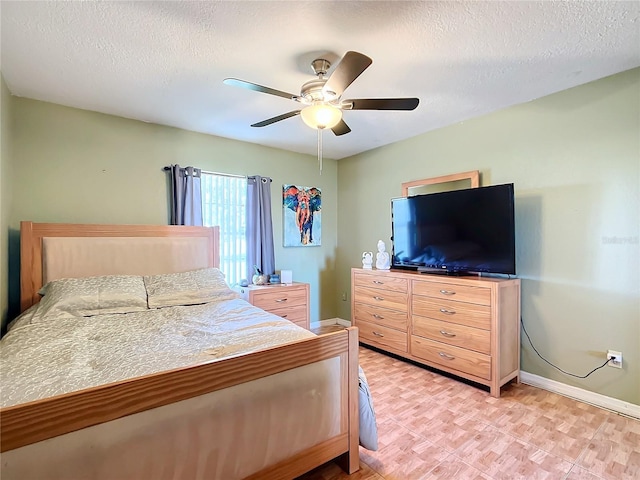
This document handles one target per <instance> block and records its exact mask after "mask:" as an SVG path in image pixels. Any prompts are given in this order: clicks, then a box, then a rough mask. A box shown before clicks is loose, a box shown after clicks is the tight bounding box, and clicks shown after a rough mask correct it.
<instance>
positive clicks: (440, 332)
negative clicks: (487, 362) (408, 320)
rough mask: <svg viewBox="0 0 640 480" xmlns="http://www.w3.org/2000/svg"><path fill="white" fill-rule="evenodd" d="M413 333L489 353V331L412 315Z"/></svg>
mask: <svg viewBox="0 0 640 480" xmlns="http://www.w3.org/2000/svg"><path fill="white" fill-rule="evenodd" d="M412 323H413V334H414V335H418V336H420V337H424V338H428V339H430V340H435V341H437V342H442V343H447V344H449V345H454V346H456V347H461V348H466V349H467V350H474V351H476V352H480V353H484V354H486V355H490V354H491V332H489V330H483V329H481V328H473V327H467V326H466V325H458V324H456V323H451V322H443V321H442V320H434V319H432V318H425V317H418V316H415V315H414V316H413V322H412Z"/></svg>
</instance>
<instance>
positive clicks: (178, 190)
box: [165, 165, 202, 226]
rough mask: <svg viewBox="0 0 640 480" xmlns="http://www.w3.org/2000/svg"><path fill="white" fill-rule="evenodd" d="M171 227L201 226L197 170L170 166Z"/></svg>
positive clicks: (199, 172)
mask: <svg viewBox="0 0 640 480" xmlns="http://www.w3.org/2000/svg"><path fill="white" fill-rule="evenodd" d="M165 169H168V170H169V173H170V175H171V179H170V183H171V225H196V226H201V225H202V188H201V187H200V175H201V171H200V169H199V168H193V167H185V168H180V165H171V166H170V167H165Z"/></svg>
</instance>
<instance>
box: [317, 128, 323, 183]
mask: <svg viewBox="0 0 640 480" xmlns="http://www.w3.org/2000/svg"><path fill="white" fill-rule="evenodd" d="M317 130H318V167H319V168H320V175H322V130H323V129H322V128H318V129H317Z"/></svg>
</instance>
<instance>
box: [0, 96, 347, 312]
mask: <svg viewBox="0 0 640 480" xmlns="http://www.w3.org/2000/svg"><path fill="white" fill-rule="evenodd" d="M13 102H14V105H13V106H14V137H13V140H14V150H15V152H14V153H15V154H14V156H13V161H14V164H13V169H14V171H13V176H12V179H13V197H12V200H13V207H12V209H11V216H10V225H9V226H10V229H11V231H12V238H13V240H12V242H11V244H10V245H9V249H10V251H11V252H16V253H17V252H18V251H19V244H18V236H17V233H18V231H19V224H20V221H21V220H32V221H36V222H70V223H134V224H136V223H137V224H167V223H168V219H169V213H168V194H167V173H166V172H163V170H162V168H163V167H164V166H165V165H169V164H172V163H179V164H180V165H193V166H196V167H199V168H202V169H204V170H209V171H215V172H223V173H233V174H241V175H262V176H269V177H271V178H272V179H273V183H272V208H273V219H274V242H275V245H276V252H275V254H276V269H290V270H293V278H294V280H295V281H301V282H309V283H310V284H311V320H312V321H317V320H319V319H323V318H332V317H335V314H336V312H335V301H334V298H335V295H336V294H335V281H334V279H335V272H334V268H335V251H336V248H337V177H336V176H337V165H336V162H335V161H333V160H325V161H324V166H323V171H322V175H320V173H319V170H318V166H317V159H316V158H315V157H313V156H309V155H302V154H296V153H291V152H286V151H283V150H278V149H273V148H267V147H262V146H258V145H254V144H250V143H245V142H238V141H234V140H228V139H224V138H219V137H214V136H211V135H204V134H199V133H194V132H188V131H185V130H180V129H176V128H170V127H164V126H160V125H155V124H150V123H143V122H139V121H134V120H128V119H124V118H120V117H114V116H110V115H103V114H99V113H95V112H89V111H85V110H78V109H73V108H68V107H63V106H59V105H54V104H51V103H45V102H39V101H35V100H29V99H24V98H17V97H14V98H13ZM309 141H310V142H315V134H313V132H312V131H310V137H309ZM3 164H4V157H3ZM285 183H288V184H296V185H305V186H315V187H320V188H321V189H322V245H321V246H320V247H298V248H283V247H282V196H281V195H282V185H283V184H285ZM3 227H4V225H3ZM5 231H6V229H5ZM4 251H6V250H4ZM18 271H19V263H18V260H17V257H16V260H15V261H12V262H11V265H10V272H9V273H10V281H11V292H12V293H11V298H10V302H11V306H12V307H13V308H12V311H13V312H15V308H16V307H17V302H18V296H19V289H18Z"/></svg>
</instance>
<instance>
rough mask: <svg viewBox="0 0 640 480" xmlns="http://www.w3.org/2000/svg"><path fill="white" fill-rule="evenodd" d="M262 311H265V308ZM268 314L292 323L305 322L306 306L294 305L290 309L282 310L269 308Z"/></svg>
mask: <svg viewBox="0 0 640 480" xmlns="http://www.w3.org/2000/svg"><path fill="white" fill-rule="evenodd" d="M263 310H267V309H266V308H265V309H263ZM267 311H268V312H271V313H273V314H274V315H278V316H279V317H282V318H285V319H287V320H289V321H291V322H293V323H299V322H305V324H306V322H307V306H306V305H294V306H292V307H284V308H271V309H269V310H267Z"/></svg>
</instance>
